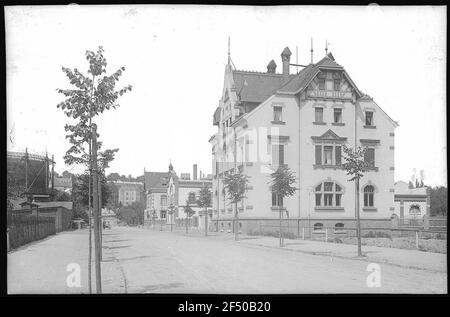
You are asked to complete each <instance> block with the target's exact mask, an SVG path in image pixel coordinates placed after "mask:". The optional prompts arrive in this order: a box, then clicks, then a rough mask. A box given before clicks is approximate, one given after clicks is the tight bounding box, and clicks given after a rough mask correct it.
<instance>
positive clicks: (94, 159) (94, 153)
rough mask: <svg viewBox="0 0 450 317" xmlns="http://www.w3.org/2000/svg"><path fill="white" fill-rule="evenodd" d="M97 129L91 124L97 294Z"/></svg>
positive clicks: (99, 290) (99, 287) (98, 284)
mask: <svg viewBox="0 0 450 317" xmlns="http://www.w3.org/2000/svg"><path fill="white" fill-rule="evenodd" d="M96 135H97V129H96V126H95V125H94V126H93V129H92V138H93V139H92V163H93V164H92V165H93V176H94V177H93V188H94V191H93V198H94V241H95V243H94V244H95V285H96V291H97V294H101V293H102V272H101V262H100V231H99V224H98V221H99V219H100V217H99V210H98V207H99V203H98V198H99V197H98V166H97V136H96Z"/></svg>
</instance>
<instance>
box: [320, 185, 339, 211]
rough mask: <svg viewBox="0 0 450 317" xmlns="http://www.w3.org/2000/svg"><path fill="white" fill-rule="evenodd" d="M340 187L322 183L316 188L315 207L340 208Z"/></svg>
mask: <svg viewBox="0 0 450 317" xmlns="http://www.w3.org/2000/svg"><path fill="white" fill-rule="evenodd" d="M342 193H343V190H342V187H341V186H340V185H338V184H337V183H335V182H332V181H330V182H328V181H327V182H323V183H320V184H319V185H317V186H316V188H315V195H316V207H322V206H323V207H340V206H341V201H342Z"/></svg>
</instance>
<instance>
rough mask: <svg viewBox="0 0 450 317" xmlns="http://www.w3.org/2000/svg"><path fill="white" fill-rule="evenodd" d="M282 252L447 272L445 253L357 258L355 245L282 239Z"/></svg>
mask: <svg viewBox="0 0 450 317" xmlns="http://www.w3.org/2000/svg"><path fill="white" fill-rule="evenodd" d="M174 232H175V231H174ZM176 233H178V234H180V233H182V232H180V231H178V230H177V232H176ZM189 236H192V237H201V236H203V237H204V232H203V231H190V232H189ZM208 237H209V238H221V239H229V240H234V234H233V233H217V232H208ZM239 238H240V240H239V242H238V243H242V244H248V245H255V246H261V247H267V248H277V249H280V247H279V239H278V238H274V237H262V236H249V235H245V234H240V235H239ZM281 249H283V250H286V251H295V252H302V253H307V254H312V255H321V256H330V257H335V258H344V259H353V260H361V261H367V262H375V263H386V264H390V265H395V266H400V267H405V268H413V269H420V270H428V271H435V272H444V273H446V272H447V254H442V253H433V252H423V251H418V250H407V249H397V248H384V247H376V246H367V245H363V246H362V252H363V255H364V257H363V258H359V257H358V256H357V246H356V245H352V244H343V243H332V242H323V241H311V240H295V239H286V238H285V239H284V247H283V248H281Z"/></svg>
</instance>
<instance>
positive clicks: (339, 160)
mask: <svg viewBox="0 0 450 317" xmlns="http://www.w3.org/2000/svg"><path fill="white" fill-rule="evenodd" d="M334 149H335V151H336V165H341V164H342V162H341V147H340V146H336V147H335V148H334Z"/></svg>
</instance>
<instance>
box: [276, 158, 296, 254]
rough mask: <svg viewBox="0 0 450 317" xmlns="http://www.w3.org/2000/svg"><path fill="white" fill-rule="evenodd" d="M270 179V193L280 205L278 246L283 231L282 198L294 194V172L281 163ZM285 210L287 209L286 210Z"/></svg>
mask: <svg viewBox="0 0 450 317" xmlns="http://www.w3.org/2000/svg"><path fill="white" fill-rule="evenodd" d="M271 177H272V180H271V182H270V190H271V191H272V195H274V198H275V199H276V200H277V202H278V206H279V207H280V233H279V234H280V247H282V246H283V233H282V231H281V230H282V228H281V219H282V213H283V211H284V210H283V209H284V208H283V200H284V198H286V197H290V196H292V195H294V193H295V191H296V190H297V189H298V188H297V187H295V186H293V185H294V184H295V183H296V179H295V173H294V172H293V171H292V170H291V169H290V168H289V167H288V166H287V165H281V166H280V167H278V169H277V170H276V171H275V172H274V173H272V174H271ZM286 212H287V210H286Z"/></svg>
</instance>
